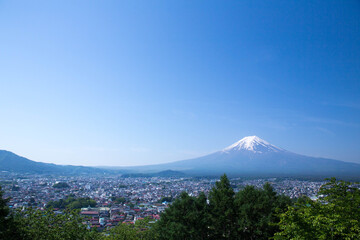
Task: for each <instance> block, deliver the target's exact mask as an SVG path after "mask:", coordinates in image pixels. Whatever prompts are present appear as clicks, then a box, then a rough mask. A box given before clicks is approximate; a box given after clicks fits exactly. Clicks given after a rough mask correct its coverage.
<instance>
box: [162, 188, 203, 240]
mask: <svg viewBox="0 0 360 240" xmlns="http://www.w3.org/2000/svg"><path fill="white" fill-rule="evenodd" d="M208 220H209V218H208V206H207V203H206V196H205V194H204V193H201V194H200V195H199V197H197V198H196V197H191V196H189V195H188V194H187V193H186V192H182V193H181V195H180V197H179V198H177V199H176V200H175V201H174V202H173V204H171V205H170V207H169V208H167V209H166V210H165V212H164V213H163V214H162V215H161V219H160V220H159V221H158V222H157V223H156V226H155V230H156V232H157V234H158V237H159V239H164V240H165V239H173V240H187V239H189V240H197V239H199V240H201V239H208V226H209V221H208Z"/></svg>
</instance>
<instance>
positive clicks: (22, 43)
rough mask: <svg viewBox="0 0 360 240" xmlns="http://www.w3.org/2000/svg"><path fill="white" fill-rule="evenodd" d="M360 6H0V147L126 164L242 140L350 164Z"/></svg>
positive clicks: (356, 137)
mask: <svg viewBox="0 0 360 240" xmlns="http://www.w3.org/2000/svg"><path fill="white" fill-rule="evenodd" d="M359 10H360V3H359V2H357V1H347V2H346V3H344V2H341V1H328V2H326V3H325V2H321V1H312V2H308V3H303V2H302V3H300V2H285V3H280V2H275V3H274V2H273V3H268V2H266V1H257V2H256V3H255V2H251V1H244V2H241V3H239V2H218V1H196V2H191V3H187V2H163V1H154V2H151V3H150V2H147V1H139V2H121V3H120V2H116V1H107V2H91V3H88V2H82V1H76V2H73V1H63V2H49V1H39V2H36V3H34V2H26V1H17V2H13V1H2V2H1V3H0V30H1V36H2V37H1V38H0V46H2V47H1V48H0V49H1V50H0V66H1V67H0V89H1V90H2V91H1V94H0V113H1V118H0V149H4V150H8V151H12V152H14V153H16V154H19V155H21V156H24V157H27V158H29V159H31V160H34V161H40V162H48V163H55V164H71V165H86V166H99V165H108V166H135V165H148V164H156V163H165V162H172V161H177V160H184V159H190V158H194V157H200V156H203V155H206V154H209V153H212V152H216V151H218V150H221V149H223V148H225V147H226V146H229V145H230V144H232V143H234V142H236V141H238V140H240V139H241V138H243V137H245V136H250V135H257V136H259V137H260V138H262V139H265V140H266V141H268V142H269V143H271V144H274V145H275V146H278V147H281V148H284V149H286V150H289V151H292V152H295V153H299V154H304V155H308V156H314V157H326V158H331V159H337V160H342V161H349V162H356V163H360V149H359V147H358V146H359V145H360V71H359V69H360V45H359V44H358V43H359V42H360V19H359V18H358V13H359Z"/></svg>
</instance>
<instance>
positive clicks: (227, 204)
mask: <svg viewBox="0 0 360 240" xmlns="http://www.w3.org/2000/svg"><path fill="white" fill-rule="evenodd" d="M234 195H235V193H234V190H233V189H232V188H231V186H230V181H229V179H228V178H227V176H226V174H224V175H223V176H222V177H221V178H220V181H218V182H216V184H215V187H213V188H212V190H211V191H210V193H209V207H210V237H211V238H212V239H237V226H236V219H237V217H236V210H235V203H234Z"/></svg>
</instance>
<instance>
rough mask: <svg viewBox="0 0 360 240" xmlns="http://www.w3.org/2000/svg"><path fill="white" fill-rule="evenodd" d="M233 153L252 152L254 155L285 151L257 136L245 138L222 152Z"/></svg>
mask: <svg viewBox="0 0 360 240" xmlns="http://www.w3.org/2000/svg"><path fill="white" fill-rule="evenodd" d="M232 151H250V152H253V153H266V152H285V150H284V149H281V148H279V147H276V146H274V145H272V144H270V143H268V142H267V141H265V140H263V139H261V138H259V137H257V136H248V137H244V138H243V139H241V140H240V141H238V142H236V143H234V144H232V145H230V146H229V147H227V148H225V149H223V150H222V152H226V153H229V152H232Z"/></svg>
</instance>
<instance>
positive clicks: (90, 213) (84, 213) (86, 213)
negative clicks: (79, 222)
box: [80, 211, 99, 215]
mask: <svg viewBox="0 0 360 240" xmlns="http://www.w3.org/2000/svg"><path fill="white" fill-rule="evenodd" d="M80 214H83V215H98V214H99V212H97V211H82V212H81V213H80Z"/></svg>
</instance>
